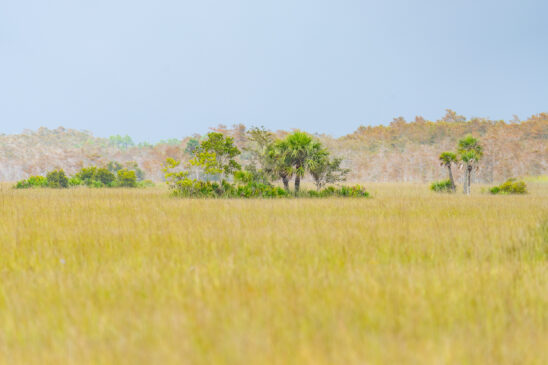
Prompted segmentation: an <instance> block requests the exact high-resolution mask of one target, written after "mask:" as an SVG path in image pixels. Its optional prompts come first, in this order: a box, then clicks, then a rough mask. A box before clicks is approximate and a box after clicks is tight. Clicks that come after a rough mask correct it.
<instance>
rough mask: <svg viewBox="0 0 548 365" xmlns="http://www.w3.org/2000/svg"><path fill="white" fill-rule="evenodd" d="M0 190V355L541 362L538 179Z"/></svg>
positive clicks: (544, 314) (543, 229)
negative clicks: (172, 191)
mask: <svg viewBox="0 0 548 365" xmlns="http://www.w3.org/2000/svg"><path fill="white" fill-rule="evenodd" d="M367 187H368V189H369V190H370V191H371V192H372V193H373V198H371V199H325V200H321V199H317V200H313V199H298V200H291V199H289V200H251V201H243V200H180V199H173V198H170V197H168V196H167V192H166V190H164V189H162V188H153V189H136V190H123V189H97V190H93V189H85V188H82V189H75V190H68V191H56V190H49V189H43V190H26V191H16V190H13V189H10V188H9V187H8V186H7V185H2V187H1V191H0V250H1V251H0V363H5V364H87V363H100V364H103V363H104V364H138V363H147V364H152V363H154V364H166V363H180V364H263V363H264V364H404V363H406V364H407V363H410V364H546V363H548V184H545V183H537V184H535V183H531V184H530V190H531V193H530V194H528V195H526V196H489V195H485V194H481V193H480V192H479V189H480V188H479V187H473V188H475V189H476V190H475V191H474V194H473V195H472V196H471V197H465V196H463V195H461V194H460V193H459V194H457V195H455V196H450V195H443V194H434V193H431V192H429V191H428V187H427V186H426V185H403V184H377V185H367Z"/></svg>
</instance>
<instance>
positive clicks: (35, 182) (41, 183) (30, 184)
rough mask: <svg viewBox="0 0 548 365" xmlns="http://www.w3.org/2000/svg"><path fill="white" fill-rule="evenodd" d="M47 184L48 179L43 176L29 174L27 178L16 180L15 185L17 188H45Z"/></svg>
mask: <svg viewBox="0 0 548 365" xmlns="http://www.w3.org/2000/svg"><path fill="white" fill-rule="evenodd" d="M47 186H48V179H46V178H45V177H44V176H31V177H29V178H28V179H27V180H21V181H18V182H17V184H16V185H15V187H16V188H17V189H28V188H46V187H47Z"/></svg>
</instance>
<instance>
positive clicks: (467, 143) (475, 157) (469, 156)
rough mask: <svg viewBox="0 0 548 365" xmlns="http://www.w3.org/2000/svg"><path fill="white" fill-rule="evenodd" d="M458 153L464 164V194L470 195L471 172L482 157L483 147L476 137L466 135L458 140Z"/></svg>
mask: <svg viewBox="0 0 548 365" xmlns="http://www.w3.org/2000/svg"><path fill="white" fill-rule="evenodd" d="M458 155H459V158H460V160H461V161H462V163H463V164H464V166H465V176H464V194H466V195H470V186H471V180H472V172H473V171H474V168H477V164H478V162H479V161H480V160H481V158H482V157H483V148H482V147H481V145H480V143H479V141H478V139H477V138H474V137H473V136H471V135H468V136H466V137H464V138H463V139H461V140H460V141H459V145H458Z"/></svg>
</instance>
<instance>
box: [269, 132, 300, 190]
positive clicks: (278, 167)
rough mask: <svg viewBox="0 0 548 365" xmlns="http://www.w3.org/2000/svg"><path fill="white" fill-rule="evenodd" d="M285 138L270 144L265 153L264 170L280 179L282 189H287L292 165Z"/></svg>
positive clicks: (291, 175) (291, 173) (292, 171)
mask: <svg viewBox="0 0 548 365" xmlns="http://www.w3.org/2000/svg"><path fill="white" fill-rule="evenodd" d="M289 152H290V151H289V144H288V143H287V142H286V141H285V140H281V141H277V142H276V143H274V144H272V145H270V146H269V147H268V149H267V151H266V153H265V164H264V169H265V171H266V172H267V173H268V174H269V175H271V176H273V177H274V178H276V179H282V182H283V184H284V189H285V190H286V191H289V179H291V177H293V173H294V170H293V165H292V161H291V158H290V154H289Z"/></svg>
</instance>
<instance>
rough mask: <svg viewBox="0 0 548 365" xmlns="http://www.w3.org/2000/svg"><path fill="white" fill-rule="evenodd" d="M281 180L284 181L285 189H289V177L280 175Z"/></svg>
mask: <svg viewBox="0 0 548 365" xmlns="http://www.w3.org/2000/svg"><path fill="white" fill-rule="evenodd" d="M282 181H283V183H284V189H285V191H289V179H288V178H287V176H282Z"/></svg>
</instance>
